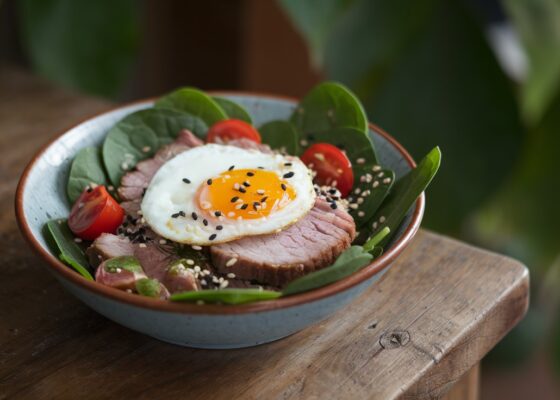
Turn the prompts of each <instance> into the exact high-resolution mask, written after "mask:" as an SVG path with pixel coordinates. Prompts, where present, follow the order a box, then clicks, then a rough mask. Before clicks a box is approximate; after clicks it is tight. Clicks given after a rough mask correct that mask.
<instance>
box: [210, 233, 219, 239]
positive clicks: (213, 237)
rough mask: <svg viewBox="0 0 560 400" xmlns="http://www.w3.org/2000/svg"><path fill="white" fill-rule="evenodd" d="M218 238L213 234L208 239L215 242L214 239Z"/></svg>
mask: <svg viewBox="0 0 560 400" xmlns="http://www.w3.org/2000/svg"><path fill="white" fill-rule="evenodd" d="M216 236H218V235H216V234H215V233H213V234H211V235H210V237H209V238H208V240H214V239H216Z"/></svg>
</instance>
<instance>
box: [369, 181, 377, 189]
mask: <svg viewBox="0 0 560 400" xmlns="http://www.w3.org/2000/svg"><path fill="white" fill-rule="evenodd" d="M377 186H379V181H373V184H372V185H371V187H372V188H374V189H375V188H376V187H377Z"/></svg>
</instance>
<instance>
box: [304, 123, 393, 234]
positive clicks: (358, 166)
mask: <svg viewBox="0 0 560 400" xmlns="http://www.w3.org/2000/svg"><path fill="white" fill-rule="evenodd" d="M306 140H307V142H308V144H309V145H312V144H313V143H318V142H327V143H331V144H333V145H335V146H337V147H339V148H341V149H343V150H344V151H345V152H346V155H347V156H348V159H349V160H350V162H351V163H352V170H353V172H354V187H353V191H352V192H351V193H350V195H349V196H348V201H349V202H350V203H351V204H354V206H353V207H356V208H350V210H349V211H350V213H351V214H352V217H353V218H354V221H355V222H356V226H357V227H358V229H360V228H362V227H363V226H364V225H365V224H367V222H368V221H369V220H370V219H371V217H372V216H373V215H374V214H375V212H376V211H377V209H378V208H379V206H380V205H381V203H382V202H383V200H384V199H385V197H386V196H387V194H388V193H389V191H390V189H391V187H392V186H393V183H394V181H395V173H394V172H393V171H391V170H389V169H381V166H379V162H378V161H377V155H376V154H375V149H374V146H373V141H372V140H371V138H370V137H369V136H368V135H364V134H363V133H362V132H361V131H359V130H357V129H354V128H346V127H342V128H333V129H329V130H327V131H321V132H314V133H313V134H309V135H307V136H306Z"/></svg>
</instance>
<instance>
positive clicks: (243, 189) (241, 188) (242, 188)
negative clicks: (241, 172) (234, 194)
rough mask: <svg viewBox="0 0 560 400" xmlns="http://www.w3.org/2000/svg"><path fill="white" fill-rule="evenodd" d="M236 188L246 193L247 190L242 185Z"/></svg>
mask: <svg viewBox="0 0 560 400" xmlns="http://www.w3.org/2000/svg"><path fill="white" fill-rule="evenodd" d="M238 190H239V191H240V192H241V193H247V190H245V188H244V187H240V188H239V189H238Z"/></svg>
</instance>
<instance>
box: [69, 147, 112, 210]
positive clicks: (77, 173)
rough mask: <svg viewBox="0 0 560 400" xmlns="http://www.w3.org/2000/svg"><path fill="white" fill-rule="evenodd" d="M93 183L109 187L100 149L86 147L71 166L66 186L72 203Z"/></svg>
mask: <svg viewBox="0 0 560 400" xmlns="http://www.w3.org/2000/svg"><path fill="white" fill-rule="evenodd" d="M92 183H94V184H97V185H107V183H108V179H107V174H105V169H104V168H103V161H102V159H101V151H100V149H99V147H84V148H83V149H81V150H80V151H79V152H78V154H77V155H76V157H75V158H74V160H73V161H72V165H71V166H70V176H69V177H68V184H67V185H66V193H67V194H68V199H69V200H70V202H71V203H74V202H75V201H76V200H77V199H78V197H80V194H82V192H83V191H84V189H85V188H86V187H88V186H90V185H91V184H92Z"/></svg>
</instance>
